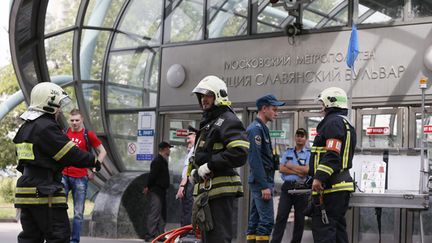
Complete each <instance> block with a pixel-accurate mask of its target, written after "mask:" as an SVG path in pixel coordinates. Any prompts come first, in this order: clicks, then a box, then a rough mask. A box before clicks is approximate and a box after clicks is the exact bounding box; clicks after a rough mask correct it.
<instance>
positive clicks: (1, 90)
mask: <svg viewBox="0 0 432 243" xmlns="http://www.w3.org/2000/svg"><path fill="white" fill-rule="evenodd" d="M0 80H1V83H2V85H0V97H2V99H1V100H2V102H4V100H6V99H7V97H9V96H10V95H12V94H14V93H15V92H17V91H19V90H20V88H19V86H18V82H17V79H16V76H15V71H14V70H13V67H12V64H9V65H7V66H5V67H3V68H0ZM25 109H26V106H25V104H24V103H23V102H22V103H21V104H20V105H19V106H17V107H15V109H13V110H12V111H11V112H9V113H8V114H7V115H6V116H5V117H4V118H3V119H2V120H1V121H0V147H1V150H0V168H5V167H6V166H8V165H14V164H16V156H15V145H14V144H13V142H12V139H13V137H14V135H15V132H16V131H17V129H18V127H19V126H20V125H21V124H22V120H21V119H20V118H19V115H20V114H21V113H23V112H24V110H25Z"/></svg>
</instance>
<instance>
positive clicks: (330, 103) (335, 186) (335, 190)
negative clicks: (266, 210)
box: [309, 87, 356, 243]
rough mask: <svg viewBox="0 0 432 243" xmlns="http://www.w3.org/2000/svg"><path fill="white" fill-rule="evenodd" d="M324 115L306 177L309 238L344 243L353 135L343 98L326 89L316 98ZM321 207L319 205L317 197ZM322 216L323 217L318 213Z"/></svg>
mask: <svg viewBox="0 0 432 243" xmlns="http://www.w3.org/2000/svg"><path fill="white" fill-rule="evenodd" d="M318 100H319V101H320V102H321V105H322V108H323V111H324V113H325V116H324V119H323V120H322V121H321V122H320V123H319V124H318V127H317V133H318V135H317V136H316V137H315V140H314V143H313V146H312V149H311V151H312V156H311V162H310V163H309V173H310V175H312V176H313V183H312V195H313V201H314V204H315V205H318V207H313V208H312V209H313V211H312V234H313V238H314V241H315V242H341V243H344V242H348V235H347V232H346V221H345V213H346V211H347V210H348V203H349V198H350V193H351V192H352V191H354V183H353V180H352V178H351V175H350V173H349V169H350V168H351V167H352V159H353V156H354V149H355V145H356V133H355V130H354V127H353V126H352V125H351V124H350V122H349V120H348V119H347V117H346V115H347V114H348V109H347V108H348V106H347V100H348V98H347V95H346V93H345V91H344V90H342V89H340V88H337V87H330V88H327V89H325V90H323V91H322V92H321V94H320V95H319V96H318ZM320 196H321V197H322V200H323V203H320V200H319V197H320ZM322 212H325V213H326V215H327V217H325V215H324V214H323V213H322Z"/></svg>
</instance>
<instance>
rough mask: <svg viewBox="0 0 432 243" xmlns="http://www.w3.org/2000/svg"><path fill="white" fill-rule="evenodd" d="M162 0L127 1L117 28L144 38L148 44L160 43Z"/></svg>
mask: <svg viewBox="0 0 432 243" xmlns="http://www.w3.org/2000/svg"><path fill="white" fill-rule="evenodd" d="M162 7H163V1H160V0H159V1H154V0H139V1H138V0H133V1H131V2H130V3H129V5H128V8H127V10H126V13H125V15H124V17H123V19H122V21H121V23H120V27H119V30H121V31H124V32H126V33H132V34H136V35H138V36H140V37H141V38H142V39H143V40H146V41H147V43H148V45H155V44H160V39H161V27H162Z"/></svg>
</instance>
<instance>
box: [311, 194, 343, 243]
mask: <svg viewBox="0 0 432 243" xmlns="http://www.w3.org/2000/svg"><path fill="white" fill-rule="evenodd" d="M349 198H350V193H349V192H346V191H341V192H333V193H328V194H324V205H325V210H326V213H327V217H328V219H329V222H330V223H329V224H323V222H322V220H321V211H320V210H319V208H317V207H314V209H313V213H312V235H313V238H314V242H315V243H348V242H349V241H348V234H347V231H346V220H345V213H346V211H347V210H348V203H349ZM314 200H316V199H315V198H314ZM315 203H316V201H315Z"/></svg>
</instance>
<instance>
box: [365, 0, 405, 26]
mask: <svg viewBox="0 0 432 243" xmlns="http://www.w3.org/2000/svg"><path fill="white" fill-rule="evenodd" d="M403 7H404V0H383V1H379V2H378V1H374V0H359V23H362V24H372V23H385V22H389V21H394V20H402V17H403Z"/></svg>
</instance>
